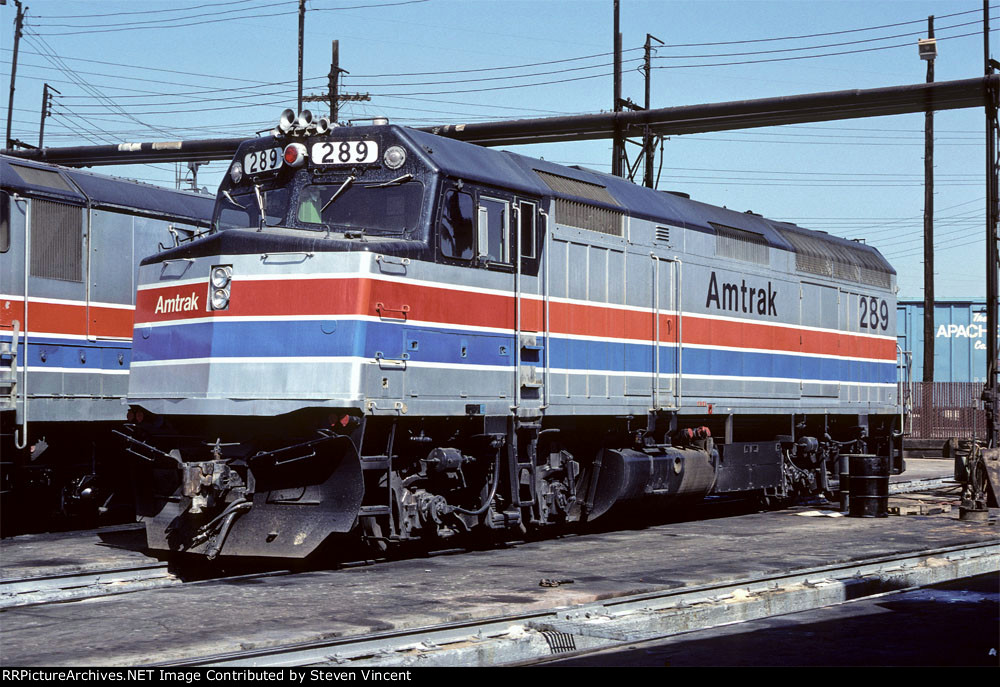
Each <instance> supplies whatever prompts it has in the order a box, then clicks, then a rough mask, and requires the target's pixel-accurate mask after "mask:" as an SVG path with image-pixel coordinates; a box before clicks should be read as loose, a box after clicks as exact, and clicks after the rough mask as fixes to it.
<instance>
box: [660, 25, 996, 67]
mask: <svg viewBox="0 0 1000 687" xmlns="http://www.w3.org/2000/svg"><path fill="white" fill-rule="evenodd" d="M979 23H980V22H979V21H978V20H977V21H967V22H963V23H961V24H952V25H951V26H941V27H938V30H939V31H944V30H947V29H957V28H960V27H963V26H972V25H973V24H979ZM925 33H926V31H911V32H908V33H897V34H894V35H892V36H880V37H877V38H863V39H860V40H856V41H844V42H841V43H826V44H823V45H806V46H800V47H797V48H777V49H774V50H752V51H748V52H727V53H715V54H711V55H657V56H655V57H654V58H653V59H656V60H690V59H694V60H700V59H708V58H715V57H746V56H748V55H772V54H775V53H784V52H801V51H803V50H822V49H824V48H839V47H842V46H845V45H861V44H864V43H877V42H879V41H888V40H892V39H894V38H907V37H909V36H923V35H924V34H925Z"/></svg>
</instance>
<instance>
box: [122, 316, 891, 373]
mask: <svg viewBox="0 0 1000 687" xmlns="http://www.w3.org/2000/svg"><path fill="white" fill-rule="evenodd" d="M322 324H323V323H321V322H319V321H315V320H303V321H270V322H267V321H264V322H225V321H219V322H214V323H212V322H198V323H193V324H181V325H168V326H162V327H155V328H151V329H152V330H153V331H152V332H150V334H151V335H150V337H149V338H145V334H143V333H138V334H137V336H136V338H135V346H134V359H135V360H136V361H137V362H145V361H158V360H168V359H178V360H183V359H197V358H209V357H215V358H241V357H261V358H299V357H356V358H364V359H369V360H373V359H375V358H377V357H381V358H387V359H402V358H404V356H405V358H406V359H408V360H411V361H413V362H415V363H416V362H428V363H438V364H446V365H454V366H456V367H461V366H463V365H492V366H503V367H509V368H511V369H513V367H514V355H513V346H514V337H513V336H512V335H505V334H487V333H479V332H463V331H455V330H443V329H436V328H433V327H426V326H411V325H399V324H395V323H385V322H368V321H363V320H337V321H336V326H335V329H334V331H333V332H332V334H327V333H325V332H324V331H323V329H322V327H321V325H322ZM325 324H326V327H327V329H331V326H330V325H332V324H333V322H332V321H330V322H326V323H325ZM542 339H543V341H544V337H543V338H542ZM247 342H252V345H251V346H248V345H247ZM547 344H548V345H547V348H548V349H549V350H550V363H549V364H550V366H551V367H552V368H554V369H557V370H571V371H572V370H579V371H581V372H593V373H601V372H606V373H623V372H630V373H645V374H651V373H652V372H653V357H652V349H653V346H652V344H650V343H641V342H636V343H625V342H610V341H591V340H581V339H572V338H563V337H558V336H552V337H550V338H549V340H548V342H547ZM178 351H183V355H182V356H181V357H178V356H177V352H178ZM659 359H660V360H659V363H660V365H659V369H660V373H661V374H664V375H669V374H675V373H676V370H677V368H676V349H675V348H674V347H671V346H661V347H660V351H659ZM526 364H532V363H526ZM534 364H536V365H538V366H541V365H544V358H540V359H539V360H538V362H537V363H534ZM682 366H683V372H684V374H690V375H713V376H721V377H748V378H749V377H754V378H768V379H788V380H795V381H797V380H799V379H806V380H823V381H829V382H849V383H872V384H886V383H894V382H895V381H896V365H895V363H893V362H875V361H866V360H845V359H836V358H822V357H815V356H807V355H794V354H789V353H768V352H758V351H739V350H720V349H705V348H693V347H688V346H685V347H684V348H683V353H682Z"/></svg>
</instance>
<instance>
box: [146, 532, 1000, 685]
mask: <svg viewBox="0 0 1000 687" xmlns="http://www.w3.org/2000/svg"><path fill="white" fill-rule="evenodd" d="M998 562H1000V539H998V540H993V541H988V542H979V543H975V544H965V545H958V546H951V547H947V548H941V549H933V550H926V551H920V552H916V553H913V552H910V553H906V554H896V555H888V556H881V557H877V558H871V559H864V560H857V561H850V562H846V563H839V564H834V565H826V566H819V567H814V568H808V569H800V570H792V571H786V572H783V573H778V574H769V575H762V576H755V577H747V578H740V579H734V580H728V581H723V582H719V583H714V584H707V585H701V586H697V587H684V588H680V589H668V590H664V591H660V592H650V593H644V594H636V595H630V596H623V597H620V598H617V599H610V600H606V601H603V602H599V603H589V604H582V605H578V606H572V607H562V608H557V609H550V610H546V611H538V612H533V613H514V614H510V615H503V616H493V617H489V618H482V619H477V620H468V621H462V622H451V623H442V624H439V625H431V626H422V627H415V628H409V629H403V630H393V631H389V632H379V633H370V634H364V635H357V636H353V637H342V638H336V639H323V640H318V641H314V642H303V643H296V644H291V645H286V646H283V647H271V648H267V649H255V650H248V651H238V652H231V653H224V654H215V655H211V656H202V657H198V658H189V659H181V660H176V661H170V662H166V663H156V664H152V665H156V666H175V667H176V666H188V667H193V666H215V667H273V668H277V667H290V666H316V665H324V666H328V667H330V668H331V669H336V670H343V669H346V668H352V667H361V666H383V667H385V666H393V667H409V666H440V665H466V666H468V665H503V664H512V663H519V662H525V661H530V660H534V659H539V658H542V657H546V656H549V655H552V654H554V653H557V652H558V651H562V650H567V649H566V648H569V647H571V648H572V650H577V649H579V648H582V649H588V650H597V649H602V648H608V647H611V646H616V645H621V644H624V643H628V642H634V641H640V640H644V639H652V638H659V637H666V636H670V635H672V634H677V633H679V632H688V631H691V630H694V629H702V628H704V627H713V626H716V625H719V624H725V623H731V622H739V621H743V620H750V619H754V618H761V617H768V616H772V615H780V614H784V613H792V612H796V611H801V610H808V609H811V608H820V607H824V606H829V605H834V604H837V603H844V602H846V601H852V600H857V599H861V598H871V597H872V596H876V595H879V594H885V593H887V592H895V591H902V590H904V589H909V588H913V587H917V586H926V585H929V584H936V583H939V582H943V581H946V580H951V579H958V578H961V577H969V576H973V575H979V574H984V573H989V572H994V571H995V570H996V569H997V567H998Z"/></svg>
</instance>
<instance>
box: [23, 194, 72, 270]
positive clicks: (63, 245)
mask: <svg viewBox="0 0 1000 687" xmlns="http://www.w3.org/2000/svg"><path fill="white" fill-rule="evenodd" d="M31 276H33V277H46V278H48V279H62V280H63V281H76V282H82V281H83V208H79V207H75V206H73V205H64V204H62V203H53V202H51V201H48V200H39V199H37V198H36V199H34V200H32V201H31Z"/></svg>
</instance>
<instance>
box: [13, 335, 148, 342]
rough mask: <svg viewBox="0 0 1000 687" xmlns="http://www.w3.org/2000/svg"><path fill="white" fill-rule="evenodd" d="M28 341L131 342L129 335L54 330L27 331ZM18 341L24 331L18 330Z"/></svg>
mask: <svg viewBox="0 0 1000 687" xmlns="http://www.w3.org/2000/svg"><path fill="white" fill-rule="evenodd" d="M28 339H29V341H28V343H29V344H34V343H37V342H36V341H35V339H44V340H49V339H69V340H70V341H83V342H86V343H99V342H101V341H115V342H121V343H129V344H130V343H132V337H129V336H98V337H89V336H86V335H84V334H59V333H56V332H28ZM17 340H18V341H23V340H24V332H18V336H17Z"/></svg>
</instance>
